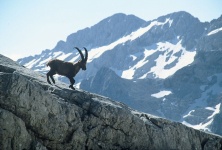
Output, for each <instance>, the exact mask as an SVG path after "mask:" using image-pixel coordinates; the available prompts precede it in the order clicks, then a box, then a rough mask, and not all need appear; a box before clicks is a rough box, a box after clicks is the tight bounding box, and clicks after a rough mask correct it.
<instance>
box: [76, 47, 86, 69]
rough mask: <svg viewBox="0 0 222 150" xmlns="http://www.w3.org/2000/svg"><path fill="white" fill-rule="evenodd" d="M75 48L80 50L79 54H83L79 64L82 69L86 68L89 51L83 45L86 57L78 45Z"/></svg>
mask: <svg viewBox="0 0 222 150" xmlns="http://www.w3.org/2000/svg"><path fill="white" fill-rule="evenodd" d="M75 48H76V49H77V50H78V51H79V54H80V56H81V60H79V62H78V63H79V66H80V68H81V69H82V70H86V62H87V59H88V51H87V49H86V48H85V47H83V48H84V50H85V58H84V56H83V54H82V51H81V50H80V49H79V48H78V47H75Z"/></svg>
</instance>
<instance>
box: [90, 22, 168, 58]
mask: <svg viewBox="0 0 222 150" xmlns="http://www.w3.org/2000/svg"><path fill="white" fill-rule="evenodd" d="M168 22H170V23H172V21H171V20H170V19H166V21H165V22H158V21H153V22H151V23H150V24H149V25H148V26H146V27H144V28H140V29H138V30H137V31H134V32H132V33H131V34H130V35H127V36H124V37H122V38H120V39H118V40H117V41H115V42H113V43H111V44H109V45H106V46H102V47H99V48H94V49H91V50H90V51H89V58H88V62H91V61H93V59H95V58H98V57H100V56H101V55H102V54H103V53H104V52H106V51H108V50H112V49H113V48H114V47H115V46H117V45H119V44H124V43H125V42H127V41H133V40H135V39H137V38H139V37H140V36H142V35H143V34H144V33H146V32H148V31H149V30H150V29H151V28H152V27H153V26H159V25H164V24H165V23H168Z"/></svg>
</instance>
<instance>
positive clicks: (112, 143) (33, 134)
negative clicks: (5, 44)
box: [0, 55, 222, 150]
mask: <svg viewBox="0 0 222 150" xmlns="http://www.w3.org/2000/svg"><path fill="white" fill-rule="evenodd" d="M0 64H1V65H0V72H1V73H0V81H1V84H0V125H1V129H2V130H0V135H1V136H0V146H1V148H2V149H3V150H6V149H7V150H8V149H58V150H60V149H77V150H78V149H132V150H134V149H153V150H157V149H205V150H208V149H209V150H211V149H221V147H222V145H221V143H222V138H221V137H220V136H216V135H212V134H207V133H204V132H200V131H198V130H194V129H192V128H189V127H186V126H184V125H182V124H180V123H176V122H171V121H168V120H165V119H162V118H157V117H155V116H152V115H149V114H144V113H139V112H137V111H135V110H132V109H131V108H129V107H127V106H126V105H124V104H121V103H119V102H116V101H112V100H110V99H108V98H105V97H102V96H98V95H95V94H91V93H88V92H84V91H73V90H70V89H67V88H66V87H67V85H64V84H61V83H60V84H59V83H58V84H57V86H51V85H48V84H47V82H46V81H45V77H44V76H42V75H41V74H39V73H37V72H34V71H31V70H29V69H26V68H24V67H22V66H19V65H18V64H17V63H14V62H13V61H12V60H10V59H8V58H6V57H4V56H2V55H0ZM65 86H66V87H65ZM181 137H183V138H181Z"/></svg>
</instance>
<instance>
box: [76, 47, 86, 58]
mask: <svg viewBox="0 0 222 150" xmlns="http://www.w3.org/2000/svg"><path fill="white" fill-rule="evenodd" d="M75 48H76V49H77V50H78V51H79V54H80V56H81V59H82V60H83V61H84V60H85V59H84V56H83V54H82V51H81V50H80V49H79V48H78V47H75Z"/></svg>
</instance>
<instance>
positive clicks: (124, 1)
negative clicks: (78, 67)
mask: <svg viewBox="0 0 222 150" xmlns="http://www.w3.org/2000/svg"><path fill="white" fill-rule="evenodd" d="M221 6H222V0H78V1H77V0H0V54H3V55H5V56H8V57H10V58H12V59H14V60H16V59H18V58H21V57H25V56H29V55H35V54H39V53H41V51H42V50H45V49H52V48H54V47H55V46H56V43H57V42H58V41H59V40H64V41H65V40H66V37H67V36H68V35H70V34H71V33H74V32H76V31H78V30H80V29H84V28H85V27H90V26H93V25H95V24H96V23H98V22H99V21H101V20H102V19H104V18H107V17H109V16H111V15H113V14H115V13H125V14H134V15H136V16H137V17H140V18H142V19H144V20H146V21H149V20H153V19H156V18H157V17H159V16H162V15H166V14H169V13H172V12H176V11H187V12H189V13H190V14H192V15H193V16H194V17H197V18H199V19H200V21H202V22H204V21H211V20H212V19H216V18H218V17H219V16H220V15H222V9H221Z"/></svg>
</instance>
